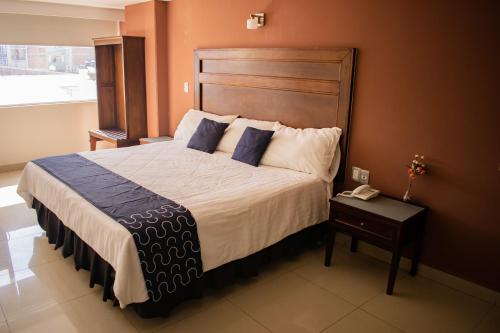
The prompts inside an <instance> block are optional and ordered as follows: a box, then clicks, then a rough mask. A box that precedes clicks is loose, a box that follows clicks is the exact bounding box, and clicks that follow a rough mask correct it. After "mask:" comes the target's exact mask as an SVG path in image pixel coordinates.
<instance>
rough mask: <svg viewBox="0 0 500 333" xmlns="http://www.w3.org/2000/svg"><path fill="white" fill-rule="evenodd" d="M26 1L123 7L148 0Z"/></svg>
mask: <svg viewBox="0 0 500 333" xmlns="http://www.w3.org/2000/svg"><path fill="white" fill-rule="evenodd" d="M26 1H33V2H50V3H60V4H66V5H78V6H88V7H102V8H116V9H123V8H125V6H127V5H131V4H134V3H139V2H146V1H148V0H26Z"/></svg>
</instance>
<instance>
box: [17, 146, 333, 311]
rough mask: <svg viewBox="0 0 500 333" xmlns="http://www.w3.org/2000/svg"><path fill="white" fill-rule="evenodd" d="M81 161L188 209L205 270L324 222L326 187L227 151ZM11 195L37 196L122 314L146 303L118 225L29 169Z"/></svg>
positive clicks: (130, 152)
mask: <svg viewBox="0 0 500 333" xmlns="http://www.w3.org/2000/svg"><path fill="white" fill-rule="evenodd" d="M81 155H82V156H84V157H85V158H87V159H89V160H91V161H94V162H95V163H97V164H99V165H101V166H103V167H105V168H107V169H109V170H111V171H113V172H115V173H117V174H119V175H121V176H123V177H126V178H128V179H130V180H132V181H134V182H136V183H137V184H139V185H141V186H143V187H145V188H147V189H149V190H151V191H153V192H155V193H157V194H159V195H161V196H163V197H165V198H168V199H171V200H173V201H175V202H177V203H179V204H181V205H183V206H185V207H187V208H188V209H189V210H190V211H191V213H192V215H193V217H194V218H195V220H196V222H197V228H198V237H199V240H200V246H201V257H202V260H203V270H204V271H208V270H210V269H213V268H215V267H218V266H221V265H223V264H225V263H228V262H230V261H233V260H236V259H240V258H243V257H246V256H248V255H250V254H252V253H255V252H257V251H259V250H261V249H263V248H266V247H268V246H270V245H272V244H274V243H276V242H278V241H280V240H281V239H283V238H285V237H286V236H288V235H290V234H293V233H295V232H297V231H299V230H302V229H304V228H306V227H308V226H310V225H313V224H316V223H319V222H321V221H324V220H326V219H327V217H328V198H329V197H330V195H329V193H331V184H327V183H325V182H324V181H322V180H321V179H319V178H317V177H315V176H312V175H309V174H306V173H301V172H297V171H292V170H287V169H280V168H274V167H268V166H262V165H261V166H259V167H257V168H256V167H252V166H249V165H247V164H244V163H241V162H238V161H234V160H232V159H231V158H230V157H231V156H230V155H229V154H227V153H222V152H216V153H214V154H212V155H210V154H206V153H203V152H199V151H196V150H192V149H188V148H185V144H184V143H182V142H179V141H175V140H174V141H168V142H161V143H154V144H148V145H143V146H135V147H129V148H120V149H111V150H99V151H95V152H85V153H81ZM18 193H19V194H20V195H21V196H22V197H23V198H24V199H25V200H26V203H27V204H28V206H29V207H31V203H32V199H33V197H36V198H37V199H38V200H39V201H41V202H42V203H43V204H44V205H45V206H46V207H47V208H48V209H50V210H51V211H52V212H54V213H55V214H56V215H57V217H58V218H59V219H60V220H61V221H62V222H63V223H64V224H65V225H66V226H67V227H68V228H70V229H71V230H73V231H74V232H75V233H76V234H77V235H78V236H79V237H80V238H81V239H82V240H83V241H85V242H86V243H87V244H88V245H89V246H91V247H92V248H93V249H94V250H95V251H96V252H97V253H98V254H99V255H100V256H101V257H102V258H103V259H104V260H106V261H107V262H109V263H110V264H111V266H112V267H113V268H114V269H115V271H116V277H115V283H114V286H113V291H114V293H115V295H116V297H117V298H118V300H119V301H120V306H121V307H122V308H123V307H125V306H126V305H127V304H130V303H138V302H144V301H146V300H148V295H147V291H146V287H145V283H144V277H143V275H142V270H141V267H140V263H139V258H138V255H137V249H136V246H135V243H134V240H133V238H132V236H131V234H130V233H129V232H128V231H127V230H126V229H125V228H124V227H122V226H121V225H120V224H119V223H117V222H115V221H114V220H113V219H111V218H110V217H109V216H107V215H106V214H104V213H102V212H101V211H100V210H99V209H97V208H96V207H94V206H93V205H92V204H90V203H89V202H87V201H86V200H85V199H83V198H81V197H80V196H79V195H78V194H76V193H75V192H74V191H73V190H71V189H70V188H69V187H67V186H66V185H64V184H63V183H61V182H60V181H58V180H57V179H56V178H54V177H52V176H51V175H49V174H48V173H47V172H45V171H44V170H43V169H41V168H40V167H38V166H37V165H35V164H33V163H28V164H27V166H26V167H25V169H24V171H23V174H22V177H21V180H20V182H19V186H18Z"/></svg>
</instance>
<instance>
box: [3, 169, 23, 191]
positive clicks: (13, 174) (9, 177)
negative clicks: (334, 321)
mask: <svg viewBox="0 0 500 333" xmlns="http://www.w3.org/2000/svg"><path fill="white" fill-rule="evenodd" d="M21 173H22V170H15V171H9V172H2V173H0V187H6V186H11V185H17V183H18V181H19V178H20V177H21Z"/></svg>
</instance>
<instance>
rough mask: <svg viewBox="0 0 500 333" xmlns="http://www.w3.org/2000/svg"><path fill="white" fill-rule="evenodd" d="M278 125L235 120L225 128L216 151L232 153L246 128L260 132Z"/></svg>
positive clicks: (270, 122) (242, 119)
mask: <svg viewBox="0 0 500 333" xmlns="http://www.w3.org/2000/svg"><path fill="white" fill-rule="evenodd" d="M277 125H279V122H277V121H263V120H255V119H248V118H236V119H235V120H234V121H233V122H232V123H231V124H230V125H229V127H228V128H227V130H226V132H225V133H224V136H223V137H222V140H221V141H220V143H219V145H218V146H217V150H220V151H223V152H226V153H231V154H232V153H234V149H235V148H236V145H237V144H238V142H239V141H240V139H241V136H242V135H243V132H244V131H245V130H246V128H247V127H253V128H256V129H260V130H268V131H270V130H272V129H273V127H274V126H277Z"/></svg>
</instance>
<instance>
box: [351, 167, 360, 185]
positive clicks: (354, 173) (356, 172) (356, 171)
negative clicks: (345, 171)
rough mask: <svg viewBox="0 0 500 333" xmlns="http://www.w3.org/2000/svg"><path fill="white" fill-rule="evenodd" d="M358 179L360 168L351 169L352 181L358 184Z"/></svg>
mask: <svg viewBox="0 0 500 333" xmlns="http://www.w3.org/2000/svg"><path fill="white" fill-rule="evenodd" d="M360 177H361V168H358V167H352V176H351V178H352V180H354V181H355V182H359V180H360Z"/></svg>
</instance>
